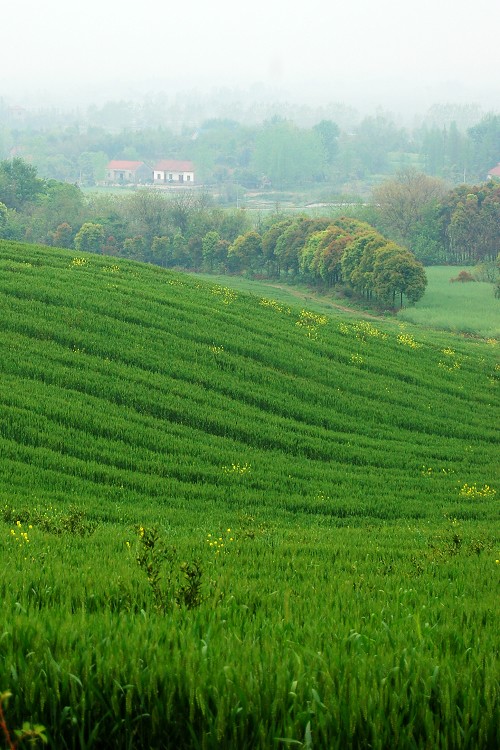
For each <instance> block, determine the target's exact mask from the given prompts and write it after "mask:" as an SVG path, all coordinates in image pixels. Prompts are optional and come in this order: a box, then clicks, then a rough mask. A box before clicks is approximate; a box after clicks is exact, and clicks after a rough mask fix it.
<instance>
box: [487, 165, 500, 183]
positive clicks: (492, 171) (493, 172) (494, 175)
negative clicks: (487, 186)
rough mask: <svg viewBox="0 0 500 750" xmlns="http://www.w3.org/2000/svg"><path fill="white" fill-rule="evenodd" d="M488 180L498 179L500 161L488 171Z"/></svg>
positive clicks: (499, 175)
mask: <svg viewBox="0 0 500 750" xmlns="http://www.w3.org/2000/svg"><path fill="white" fill-rule="evenodd" d="M488 180H500V162H498V164H497V166H496V167H493V169H490V171H489V172H488Z"/></svg>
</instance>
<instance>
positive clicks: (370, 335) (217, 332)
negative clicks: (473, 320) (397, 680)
mask: <svg viewBox="0 0 500 750" xmlns="http://www.w3.org/2000/svg"><path fill="white" fill-rule="evenodd" d="M0 315H1V320H2V326H1V330H0V351H1V357H0V371H1V397H0V413H1V420H0V446H1V459H0V465H1V469H2V470H1V473H0V499H1V500H2V501H3V502H4V503H7V502H9V503H10V502H15V503H17V504H19V503H20V502H21V503H26V502H34V501H35V500H36V501H37V502H38V501H41V502H48V501H54V500H57V499H61V500H67V499H68V498H74V499H75V500H76V501H78V502H79V503H80V502H81V503H85V504H86V507H87V508H90V509H91V510H92V512H93V513H94V514H95V515H98V516H99V517H101V518H109V519H113V518H114V517H115V516H117V515H120V517H122V516H124V517H127V514H130V515H131V517H135V512H134V508H137V507H138V505H140V506H141V507H142V509H143V511H144V512H145V509H147V508H148V507H149V505H150V503H151V502H152V501H155V502H158V501H159V502H161V503H165V504H168V505H171V506H178V505H183V506H186V507H187V508H189V504H190V503H192V502H193V501H194V500H197V501H198V502H199V501H202V502H205V503H207V504H209V505H212V504H214V503H218V504H220V506H221V507H225V506H227V505H232V506H233V507H234V506H236V507H240V508H243V507H245V508H252V507H256V506H260V507H262V508H265V507H267V506H273V507H274V508H275V509H280V510H281V511H283V512H289V511H294V512H297V513H307V514H310V513H313V514H319V515H321V514H323V515H329V516H335V517H337V518H338V519H349V518H351V519H352V518H355V517H357V516H359V515H364V516H365V517H366V516H368V517H373V518H380V519H390V518H396V517H415V518H416V517H425V516H432V515H434V514H440V515H441V514H442V513H443V512H450V513H453V514H454V515H457V514H460V513H461V512H462V513H463V514H465V515H468V516H469V517H471V516H472V517H478V518H487V517H489V516H490V515H491V514H492V513H493V503H488V502H484V503H482V504H480V505H479V504H477V505H476V506H474V507H471V506H470V503H469V504H467V502H466V501H465V500H464V501H463V502H462V501H460V500H457V497H458V494H457V493H458V489H457V488H458V487H459V486H461V485H463V484H464V483H466V482H469V483H470V482H472V481H474V482H477V483H479V484H482V483H486V482H491V479H492V471H493V469H492V467H494V466H495V465H496V461H497V459H498V454H497V449H498V439H499V437H500V428H499V424H500V423H499V420H498V374H499V373H498V368H497V369H495V351H494V347H493V346H492V345H490V344H488V343H486V342H480V341H477V342H475V341H474V342H473V341H465V340H463V339H461V338H458V337H454V336H452V335H451V334H450V335H445V334H443V335H442V336H441V337H440V338H438V337H437V334H433V337H432V338H429V336H430V334H429V336H428V335H427V334H425V333H423V332H422V333H421V334H420V333H418V332H417V333H416V332H415V331H416V330H417V331H418V329H411V331H410V329H405V328H403V327H402V326H397V325H395V324H390V323H387V324H380V325H379V324H378V323H377V325H376V326H375V325H373V322H368V321H363V320H359V321H355V322H352V320H351V321H349V322H347V320H344V319H342V318H337V317H335V315H334V314H332V316H331V317H327V316H322V315H319V314H317V313H313V312H311V311H308V310H302V309H301V308H291V307H287V306H285V305H284V304H283V303H278V302H275V301H273V300H272V299H265V298H260V297H257V296H251V295H245V294H241V293H237V292H235V291H232V290H231V289H229V288H226V287H223V286H221V285H218V284H211V283H209V282H208V283H207V282H205V281H204V282H200V281H198V280H197V279H196V278H193V277H191V276H184V275H179V274H175V273H171V272H167V271H165V270H162V269H159V268H157V267H152V266H148V265H141V264H136V263H132V262H128V261H123V260H120V261H116V260H115V259H113V258H109V257H103V256H96V255H86V254H80V255H78V256H75V254H74V253H72V252H70V251H65V250H60V249H50V248H46V247H39V246H32V245H20V244H16V243H10V242H5V241H3V242H0ZM193 512H194V511H193Z"/></svg>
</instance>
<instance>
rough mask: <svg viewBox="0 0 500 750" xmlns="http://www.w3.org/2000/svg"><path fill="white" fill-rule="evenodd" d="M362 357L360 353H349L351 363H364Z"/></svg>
mask: <svg viewBox="0 0 500 750" xmlns="http://www.w3.org/2000/svg"><path fill="white" fill-rule="evenodd" d="M364 361H365V360H364V358H363V357H362V356H361V354H351V362H352V363H353V365H362V364H364Z"/></svg>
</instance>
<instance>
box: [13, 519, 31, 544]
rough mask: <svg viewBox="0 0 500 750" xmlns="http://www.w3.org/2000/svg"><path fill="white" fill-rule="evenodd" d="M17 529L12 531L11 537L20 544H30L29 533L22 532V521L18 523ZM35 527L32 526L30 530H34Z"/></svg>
mask: <svg viewBox="0 0 500 750" xmlns="http://www.w3.org/2000/svg"><path fill="white" fill-rule="evenodd" d="M16 527H17V528H16V529H11V530H10V535H11V537H12V538H13V539H15V541H16V542H18V543H19V544H29V537H28V532H27V531H22V528H23V525H22V523H21V521H16ZM32 528H33V526H32V525H31V524H30V525H29V526H28V529H32Z"/></svg>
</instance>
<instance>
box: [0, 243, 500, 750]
mask: <svg viewBox="0 0 500 750" xmlns="http://www.w3.org/2000/svg"><path fill="white" fill-rule="evenodd" d="M0 319H1V322H2V325H1V330H0V372H1V380H0V389H1V392H0V416H1V419H0V450H1V453H0V508H2V514H3V515H2V518H3V524H2V528H1V529H0V551H1V553H2V555H3V559H4V560H5V564H4V566H3V570H2V572H1V574H0V590H1V591H2V597H3V602H4V607H3V616H4V617H3V619H4V622H3V623H2V628H3V632H4V636H5V637H4V638H3V640H2V641H1V643H2V644H3V645H1V646H0V689H7V688H9V689H10V690H11V691H12V693H13V696H14V697H13V699H12V701H11V706H12V705H13V709H11V710H12V711H13V714H12V721H13V722H14V724H15V723H16V722H17V724H20V723H21V722H22V721H23V720H24V719H26V718H28V719H29V720H32V721H39V722H42V723H43V724H45V726H46V727H47V729H48V734H49V740H50V743H51V746H53V747H59V748H60V747H100V748H102V747H149V746H151V747H155V748H160V747H207V748H208V747H238V748H243V747H248V748H254V747H255V748H256V747H273V746H279V745H280V743H284V744H285V746H286V744H290V743H291V742H292V743H293V742H295V743H299V742H300V743H303V744H305V745H306V746H309V747H313V746H314V747H329V748H330V747H331V748H333V747H336V746H338V747H348V746H350V747H362V746H366V743H371V746H373V747H387V746H388V743H389V744H390V745H391V746H393V747H419V746H422V747H423V746H426V743H427V746H432V747H457V748H458V747H477V746H479V745H477V742H490V741H495V742H496V740H497V739H498V736H497V735H498V729H497V727H498V726H499V723H498V721H497V719H498V716H499V702H498V681H497V678H496V677H495V674H498V671H496V670H497V667H498V649H496V650H495V648H494V646H493V644H494V639H495V635H494V633H495V621H496V620H495V617H494V604H493V599H492V597H493V590H492V581H494V580H496V582H498V572H499V566H498V565H497V566H495V556H496V557H497V558H498V556H499V552H500V550H498V549H497V547H498V544H499V534H498V531H499V529H498V495H497V490H498V479H499V477H498V438H499V433H500V428H499V420H498V415H499V408H498V406H499V400H498V380H499V368H498V364H496V355H497V346H496V343H495V341H492V340H491V341H485V340H479V339H478V340H467V339H464V338H462V337H458V336H454V335H453V334H446V333H442V334H441V333H436V332H426V331H425V330H424V329H419V328H417V327H410V326H409V325H405V324H400V323H394V322H392V323H391V322H381V323H380V324H379V323H378V322H376V324H375V323H374V321H370V320H362V319H353V318H352V316H350V317H345V318H343V317H340V316H338V315H335V314H334V313H332V315H331V316H326V315H322V314H319V313H317V312H313V311H311V310H307V309H306V310H304V309H301V308H300V307H290V306H288V305H286V304H285V303H283V302H277V301H275V300H273V299H270V298H262V297H259V296H254V295H248V294H242V293H239V292H236V291H234V290H232V289H230V288H227V287H225V286H223V285H221V284H218V283H217V284H215V283H210V282H207V281H199V280H197V279H196V278H193V277H191V276H186V275H178V274H175V273H170V272H166V271H164V270H162V269H159V268H155V267H151V266H145V265H140V264H134V263H132V262H127V261H123V260H120V261H116V260H115V259H111V258H107V257H102V256H93V255H79V256H77V257H75V255H74V253H71V252H70V251H65V250H58V249H49V248H46V247H37V246H27V245H18V244H16V243H9V242H5V241H3V242H0ZM23 535H24V536H23ZM148 566H149V567H148ZM144 572H146V575H144ZM496 585H497V584H496ZM481 623H482V625H481ZM480 632H481V636H480V635H479V633H480ZM480 639H481V642H482V644H483V646H482V647H481V649H480V648H479V646H478V644H479V640H480ZM103 644H106V645H103ZM374 644H376V645H374ZM474 644H476V645H477V648H476V645H474ZM485 645H486V646H487V647H488V648H489V651H488V657H487V658H486V657H485V653H484V650H483V648H484V646H485ZM497 646H498V643H497ZM469 649H470V650H469ZM166 653H168V658H167V657H166V656H165V654H166ZM27 654H31V656H27ZM207 654H208V655H207ZM436 669H437V671H436ZM394 670H395V671H394ZM405 686H406V687H405ZM419 686H420V687H419ZM405 691H406V692H405ZM403 693H404V695H403ZM405 696H406V697H405ZM457 706H458V707H459V711H457ZM388 717H392V718H390V719H389V718H388ZM443 727H444V728H443ZM412 743H413V744H412ZM440 743H441V744H440ZM474 743H476V744H474ZM482 746H484V747H486V746H487V745H484V744H483V745H482Z"/></svg>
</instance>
